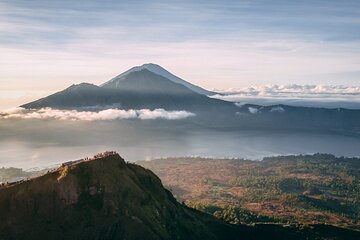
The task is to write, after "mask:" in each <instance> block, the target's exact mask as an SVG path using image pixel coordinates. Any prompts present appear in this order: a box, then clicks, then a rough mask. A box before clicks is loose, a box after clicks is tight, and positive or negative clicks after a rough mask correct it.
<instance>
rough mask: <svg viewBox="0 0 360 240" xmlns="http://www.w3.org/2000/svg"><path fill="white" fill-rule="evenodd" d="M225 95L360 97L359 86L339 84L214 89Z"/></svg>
mask: <svg viewBox="0 0 360 240" xmlns="http://www.w3.org/2000/svg"><path fill="white" fill-rule="evenodd" d="M215 91H217V92H220V93H223V94H225V95H237V94H240V95H244V96H263V97H264V96H303V97H309V96H312V97H321V96H322V97H323V96H349V97H351V96H357V97H360V86H341V85H297V84H292V85H264V86H256V87H247V88H241V89H234V88H230V89H227V90H215Z"/></svg>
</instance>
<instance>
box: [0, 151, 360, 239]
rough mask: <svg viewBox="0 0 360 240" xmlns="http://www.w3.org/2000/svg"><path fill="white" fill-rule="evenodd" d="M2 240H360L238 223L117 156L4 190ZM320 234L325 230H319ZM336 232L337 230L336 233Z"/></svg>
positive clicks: (0, 198)
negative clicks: (186, 199)
mask: <svg viewBox="0 0 360 240" xmlns="http://www.w3.org/2000/svg"><path fill="white" fill-rule="evenodd" d="M0 218H1V221H0V239H290V238H292V239H327V238H326V237H324V238H323V237H322V235H321V234H323V235H324V236H326V235H325V234H324V233H326V232H331V231H332V233H334V232H336V233H338V235H337V236H340V237H333V238H331V239H355V238H357V237H358V236H359V233H357V232H351V231H347V230H344V229H337V228H335V230H336V231H335V230H334V229H333V227H331V226H321V227H320V230H321V231H320V232H321V234H319V231H315V230H314V227H312V228H309V230H304V231H300V230H299V229H295V228H285V227H283V226H275V225H263V226H253V227H252V226H245V225H230V224H227V223H225V222H223V221H220V220H218V219H216V218H214V217H212V216H211V215H208V214H205V213H202V212H200V211H197V210H195V209H192V208H189V207H187V206H185V205H184V204H180V203H179V202H177V201H176V199H175V198H174V197H173V195H172V194H171V192H169V191H168V190H166V189H165V188H164V187H163V185H162V183H161V181H160V179H159V178H158V177H157V176H156V175H155V174H154V173H152V172H151V171H150V170H147V169H145V168H143V167H141V166H138V165H136V164H133V163H127V162H125V160H124V159H122V158H121V157H120V156H119V155H118V154H117V153H116V152H113V151H108V152H105V153H101V154H97V155H95V156H94V157H91V158H84V159H79V160H75V161H68V162H65V163H63V164H62V165H61V166H60V167H59V168H58V169H55V170H53V171H50V172H48V173H46V174H45V175H43V176H40V177H37V178H33V179H29V180H27V181H23V182H20V183H17V184H13V185H10V186H7V187H4V188H2V189H0ZM317 228H318V230H319V227H317ZM330 230H331V231H330Z"/></svg>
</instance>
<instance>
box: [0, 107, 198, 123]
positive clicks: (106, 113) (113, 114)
mask: <svg viewBox="0 0 360 240" xmlns="http://www.w3.org/2000/svg"><path fill="white" fill-rule="evenodd" d="M192 116H195V114H194V113H191V112H187V111H166V110H164V109H155V110H150V109H140V110H133V109H130V110H122V109H106V110H102V111H98V112H91V111H77V110H59V109H52V108H42V109H38V110H28V109H24V108H15V109H11V110H7V111H4V112H0V119H57V120H72V121H104V120H116V119H142V120H151V119H167V120H178V119H184V118H188V117H192Z"/></svg>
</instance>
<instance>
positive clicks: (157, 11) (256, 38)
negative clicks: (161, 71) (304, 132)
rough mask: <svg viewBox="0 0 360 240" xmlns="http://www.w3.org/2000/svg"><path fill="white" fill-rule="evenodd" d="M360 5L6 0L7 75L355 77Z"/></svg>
mask: <svg viewBox="0 0 360 240" xmlns="http://www.w3.org/2000/svg"><path fill="white" fill-rule="evenodd" d="M357 9H359V2H358V1H351V0H350V1H347V2H346V3H339V2H337V1H330V2H329V1H326V4H324V2H322V1H319V2H314V1H298V2H286V1H285V2H284V1H271V3H270V2H266V1H265V2H264V1H225V2H219V1H203V0H199V1H196V2H194V1H172V2H171V3H169V2H168V1H165V0H155V1H145V0H140V1H111V0H109V1H106V4H104V3H103V2H99V1H92V0H89V1H86V2H84V1H75V2H74V1H67V0H63V1H57V0H54V1H44V0H39V1H31V2H29V1H24V0H18V1H6V0H5V1H1V2H0V52H1V55H2V56H1V58H0V65H1V68H0V81H6V84H7V85H11V87H13V88H19V87H20V86H22V87H26V88H29V89H31V88H34V87H36V88H39V87H40V88H42V89H44V85H47V87H46V88H47V89H54V88H65V87H66V86H67V85H69V84H72V83H76V82H82V81H87V82H93V83H96V84H100V83H102V82H105V81H106V80H108V79H110V78H111V77H113V76H114V75H118V74H119V73H120V72H121V71H125V70H126V69H127V68H129V67H132V66H133V65H139V64H143V63H144V62H155V63H158V64H161V65H163V66H164V67H166V68H169V69H170V70H171V71H173V72H174V73H176V74H178V75H180V76H181V77H183V78H184V79H186V80H189V81H191V82H193V83H195V84H198V85H201V86H203V87H205V88H214V87H220V86H225V87H230V86H235V87H241V86H248V85H251V84H266V83H277V84H285V83H293V82H298V83H316V84H320V83H321V84H340V83H344V84H349V80H348V79H349V77H348V76H344V75H343V76H336V74H337V73H341V72H354V71H358V69H359V68H360V65H359V61H360V36H359V32H360V29H359V24H358V23H359V21H360V18H359V14H358V11H357ZM209 59H211V61H209ZM321 75H323V77H321V78H320V77H319V76H321ZM325 75H327V76H325ZM329 75H331V76H333V77H332V80H331V82H330V81H329V80H328V76H329ZM357 75H359V74H357ZM335 76H336V77H335ZM359 76H360V75H359ZM351 78H352V79H354V77H351ZM352 82H355V81H353V80H352ZM0 87H1V86H0Z"/></svg>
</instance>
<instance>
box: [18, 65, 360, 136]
mask: <svg viewBox="0 0 360 240" xmlns="http://www.w3.org/2000/svg"><path fill="white" fill-rule="evenodd" d="M179 79H180V78H177V77H175V76H173V75H171V74H170V73H169V72H167V71H166V70H164V69H163V68H161V67H160V66H157V65H154V64H145V65H142V66H139V67H135V68H132V69H130V70H128V71H127V72H125V73H123V74H120V75H119V76H117V77H115V78H114V79H112V80H110V81H109V82H106V83H104V84H103V85H101V86H96V85H93V84H89V83H81V84H78V85H72V86H70V87H68V88H67V89H65V90H63V91H60V92H57V93H55V94H52V95H50V96H47V97H45V98H42V99H39V100H36V101H34V102H30V103H27V104H24V105H22V106H21V107H23V108H26V109H39V108H45V107H50V108H56V109H78V110H79V109H80V110H84V109H85V110H99V109H104V108H121V109H157V108H163V109H165V110H168V111H171V110H185V111H189V112H192V113H194V114H195V115H196V116H195V117H191V118H188V119H186V120H183V121H184V122H185V121H186V123H190V124H194V125H195V126H196V127H199V126H200V127H206V128H209V127H210V128H213V127H215V128H228V129H234V128H236V129H247V130H249V129H256V130H276V131H278V130H287V131H288V130H294V131H310V132H331V133H337V134H339V133H340V134H349V135H354V136H360V125H359V122H360V110H349V109H343V108H337V109H328V108H310V107H291V106H286V105H274V106H259V105H254V104H244V105H239V104H238V103H236V104H234V103H232V102H227V101H223V100H220V99H215V98H211V97H208V96H206V95H204V94H200V93H198V92H199V91H200V90H199V89H195V88H194V86H193V85H191V84H190V83H187V82H184V81H183V80H181V79H180V80H179ZM195 87H196V86H195ZM200 92H201V91H200ZM161 124H163V123H161Z"/></svg>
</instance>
